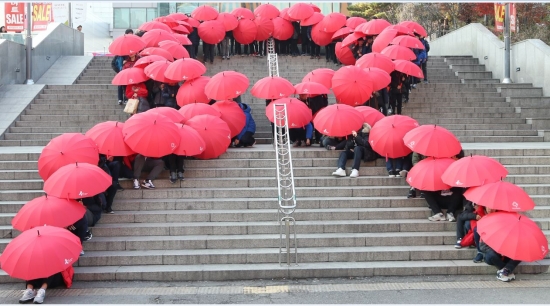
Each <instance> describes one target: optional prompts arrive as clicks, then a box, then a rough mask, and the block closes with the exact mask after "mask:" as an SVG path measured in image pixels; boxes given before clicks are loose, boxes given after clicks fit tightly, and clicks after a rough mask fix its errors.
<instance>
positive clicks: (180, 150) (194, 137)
mask: <svg viewBox="0 0 550 306" xmlns="http://www.w3.org/2000/svg"><path fill="white" fill-rule="evenodd" d="M176 127H177V128H178V132H179V133H180V139H181V140H180V143H179V144H178V147H177V148H176V151H174V154H176V155H180V156H195V155H199V154H201V153H202V152H203V151H204V148H205V147H206V143H205V142H204V139H202V136H201V135H200V134H199V132H197V131H195V129H193V128H192V127H190V126H188V125H185V124H179V123H178V124H176Z"/></svg>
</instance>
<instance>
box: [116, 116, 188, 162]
mask: <svg viewBox="0 0 550 306" xmlns="http://www.w3.org/2000/svg"><path fill="white" fill-rule="evenodd" d="M184 117H185V116H184ZM186 118H187V117H186ZM122 133H123V134H124V142H126V144H127V145H128V146H129V147H130V148H132V150H134V151H135V152H136V153H139V154H141V155H143V156H146V157H162V156H166V155H169V154H171V153H173V152H174V150H175V149H176V147H177V144H178V143H179V142H180V138H179V133H178V130H177V128H176V126H175V125H174V121H172V120H171V119H170V118H168V117H166V116H164V115H161V114H159V113H154V112H152V113H149V112H145V113H140V114H136V115H134V116H132V117H130V119H128V120H127V121H126V123H125V124H124V128H123V129H122Z"/></svg>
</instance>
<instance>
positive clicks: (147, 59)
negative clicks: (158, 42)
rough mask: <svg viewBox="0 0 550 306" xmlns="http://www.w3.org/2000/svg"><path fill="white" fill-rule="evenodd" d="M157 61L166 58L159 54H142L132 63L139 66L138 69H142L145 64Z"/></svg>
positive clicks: (136, 66) (135, 66)
mask: <svg viewBox="0 0 550 306" xmlns="http://www.w3.org/2000/svg"><path fill="white" fill-rule="evenodd" d="M158 61H163V62H164V61H166V58H164V57H162V56H160V55H147V56H144V57H142V58H140V59H138V60H137V61H136V63H135V64H134V68H140V69H143V68H145V67H147V65H149V64H151V63H154V62H158Z"/></svg>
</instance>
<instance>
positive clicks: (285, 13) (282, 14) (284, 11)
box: [279, 7, 299, 22]
mask: <svg viewBox="0 0 550 306" xmlns="http://www.w3.org/2000/svg"><path fill="white" fill-rule="evenodd" d="M288 9H289V8H288V7H287V8H284V9H282V10H281V12H280V14H279V17H281V18H283V19H284V20H287V21H290V22H292V21H299V20H297V19H292V18H291V17H290V16H288Z"/></svg>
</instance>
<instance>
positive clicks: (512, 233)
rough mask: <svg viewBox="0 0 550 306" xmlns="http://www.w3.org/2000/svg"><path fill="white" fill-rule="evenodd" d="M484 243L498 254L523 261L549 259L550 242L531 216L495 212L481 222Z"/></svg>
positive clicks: (481, 234) (478, 226) (480, 233)
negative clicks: (547, 257) (549, 247)
mask: <svg viewBox="0 0 550 306" xmlns="http://www.w3.org/2000/svg"><path fill="white" fill-rule="evenodd" d="M477 232H478V233H479V235H480V236H481V240H483V242H485V243H486V244H487V245H488V246H490V247H491V249H493V250H495V252H497V253H499V254H501V255H504V256H506V257H508V258H511V259H514V260H520V261H528V262H530V261H535V260H541V259H544V258H545V257H546V255H548V240H547V239H546V236H545V235H544V233H543V232H542V231H541V230H540V228H539V227H538V225H537V224H536V223H535V222H533V220H531V219H529V218H528V217H527V216H524V215H520V214H518V213H510V212H494V213H490V214H489V215H487V216H485V217H483V218H481V220H479V221H478V222H477Z"/></svg>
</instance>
